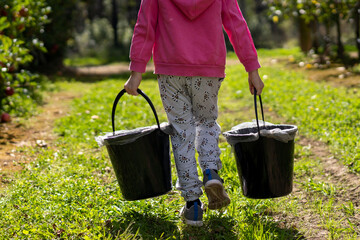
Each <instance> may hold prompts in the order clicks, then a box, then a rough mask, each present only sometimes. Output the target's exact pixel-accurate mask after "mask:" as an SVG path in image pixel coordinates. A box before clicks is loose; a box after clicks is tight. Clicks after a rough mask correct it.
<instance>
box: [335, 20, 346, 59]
mask: <svg viewBox="0 0 360 240" xmlns="http://www.w3.org/2000/svg"><path fill="white" fill-rule="evenodd" d="M335 22H336V33H337V36H336V37H337V46H338V48H337V57H338V58H339V59H341V60H342V61H344V45H343V43H342V41H341V35H342V34H341V22H340V15H339V14H336V21H335Z"/></svg>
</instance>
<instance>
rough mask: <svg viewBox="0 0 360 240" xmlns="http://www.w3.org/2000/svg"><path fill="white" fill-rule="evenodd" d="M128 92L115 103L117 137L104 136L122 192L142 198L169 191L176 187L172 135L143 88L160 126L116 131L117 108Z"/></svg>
mask: <svg viewBox="0 0 360 240" xmlns="http://www.w3.org/2000/svg"><path fill="white" fill-rule="evenodd" d="M125 92H126V91H125V90H122V91H121V92H120V93H119V94H118V95H117V97H116V99H115V101H114V104H113V109H112V127H113V136H109V137H107V138H106V139H104V142H105V145H106V148H107V150H108V153H109V156H110V159H111V163H112V165H113V168H114V171H115V174H116V178H117V180H118V183H119V185H120V189H121V192H122V195H123V197H124V198H125V199H126V200H139V199H145V198H151V197H156V196H159V195H162V194H166V193H167V192H169V191H170V190H171V188H172V182H171V164H170V145H169V135H168V134H166V133H164V132H163V131H162V130H161V128H160V124H159V120H158V117H157V114H156V110H155V108H154V106H153V104H152V102H151V101H150V99H149V98H148V96H146V95H145V94H144V93H143V92H142V91H141V90H140V89H138V93H139V94H140V95H142V96H143V97H144V98H145V99H146V101H147V102H148V104H149V105H150V107H151V109H152V111H153V113H154V115H155V118H156V122H157V126H156V127H155V128H154V126H153V127H149V128H141V129H140V131H136V129H135V131H133V132H131V131H129V132H127V133H126V134H125V135H124V134H119V135H116V134H115V121H114V120H115V110H116V106H117V104H118V102H119V100H120V98H121V97H122V96H123V95H124V93H125ZM129 139H131V140H130V141H129ZM133 139H134V141H133ZM123 142H125V143H123Z"/></svg>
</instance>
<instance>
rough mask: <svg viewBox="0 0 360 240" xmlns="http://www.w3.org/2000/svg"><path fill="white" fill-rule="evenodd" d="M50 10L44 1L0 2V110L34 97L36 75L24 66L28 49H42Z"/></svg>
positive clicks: (6, 109) (12, 108)
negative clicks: (43, 35)
mask: <svg viewBox="0 0 360 240" xmlns="http://www.w3.org/2000/svg"><path fill="white" fill-rule="evenodd" d="M50 10H51V9H50V8H49V7H48V6H47V5H46V3H45V1H44V0H37V1H30V0H29V1H17V0H15V1H5V2H1V3H0V68H1V71H0V113H1V112H3V111H6V112H11V111H13V110H15V108H17V107H18V104H17V102H19V101H20V102H21V101H24V102H26V101H27V100H26V99H27V98H31V99H38V94H37V93H36V89H37V88H38V87H39V86H38V80H39V76H38V75H36V74H33V73H32V72H30V71H28V70H26V69H25V68H24V67H25V66H26V65H28V64H29V63H30V62H32V61H33V59H34V58H33V56H32V55H31V53H32V52H34V51H43V52H45V51H46V49H45V47H44V44H43V42H42V41H41V40H40V39H41V36H42V34H43V32H44V26H45V24H46V23H48V20H47V14H49V12H50ZM20 99H23V100H20ZM25 105H26V104H25ZM30 110H31V109H28V110H26V109H24V110H22V109H20V111H17V112H16V114H18V115H22V113H26V112H28V111H30Z"/></svg>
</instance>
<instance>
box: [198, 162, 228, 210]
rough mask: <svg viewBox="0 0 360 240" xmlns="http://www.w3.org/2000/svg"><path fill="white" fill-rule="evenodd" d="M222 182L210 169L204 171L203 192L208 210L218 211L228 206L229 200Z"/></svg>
mask: <svg viewBox="0 0 360 240" xmlns="http://www.w3.org/2000/svg"><path fill="white" fill-rule="evenodd" d="M223 182H224V181H223V180H222V179H221V178H220V177H219V175H218V174H217V173H216V172H215V171H214V170H212V169H206V170H205V171H204V180H203V183H204V186H205V192H206V195H207V197H208V200H209V209H220V208H222V207H225V206H227V205H229V204H230V198H229V196H228V194H227V193H226V192H225V189H224V186H223Z"/></svg>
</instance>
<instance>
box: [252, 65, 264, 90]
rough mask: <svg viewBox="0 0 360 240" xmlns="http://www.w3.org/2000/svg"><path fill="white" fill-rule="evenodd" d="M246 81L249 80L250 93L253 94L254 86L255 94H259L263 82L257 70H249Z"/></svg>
mask: <svg viewBox="0 0 360 240" xmlns="http://www.w3.org/2000/svg"><path fill="white" fill-rule="evenodd" d="M248 81H249V88H250V92H251V94H252V95H254V88H255V89H256V94H257V95H260V94H261V92H262V90H263V88H264V83H263V81H262V80H261V78H260V76H259V72H258V70H254V71H251V72H249V78H248Z"/></svg>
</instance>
